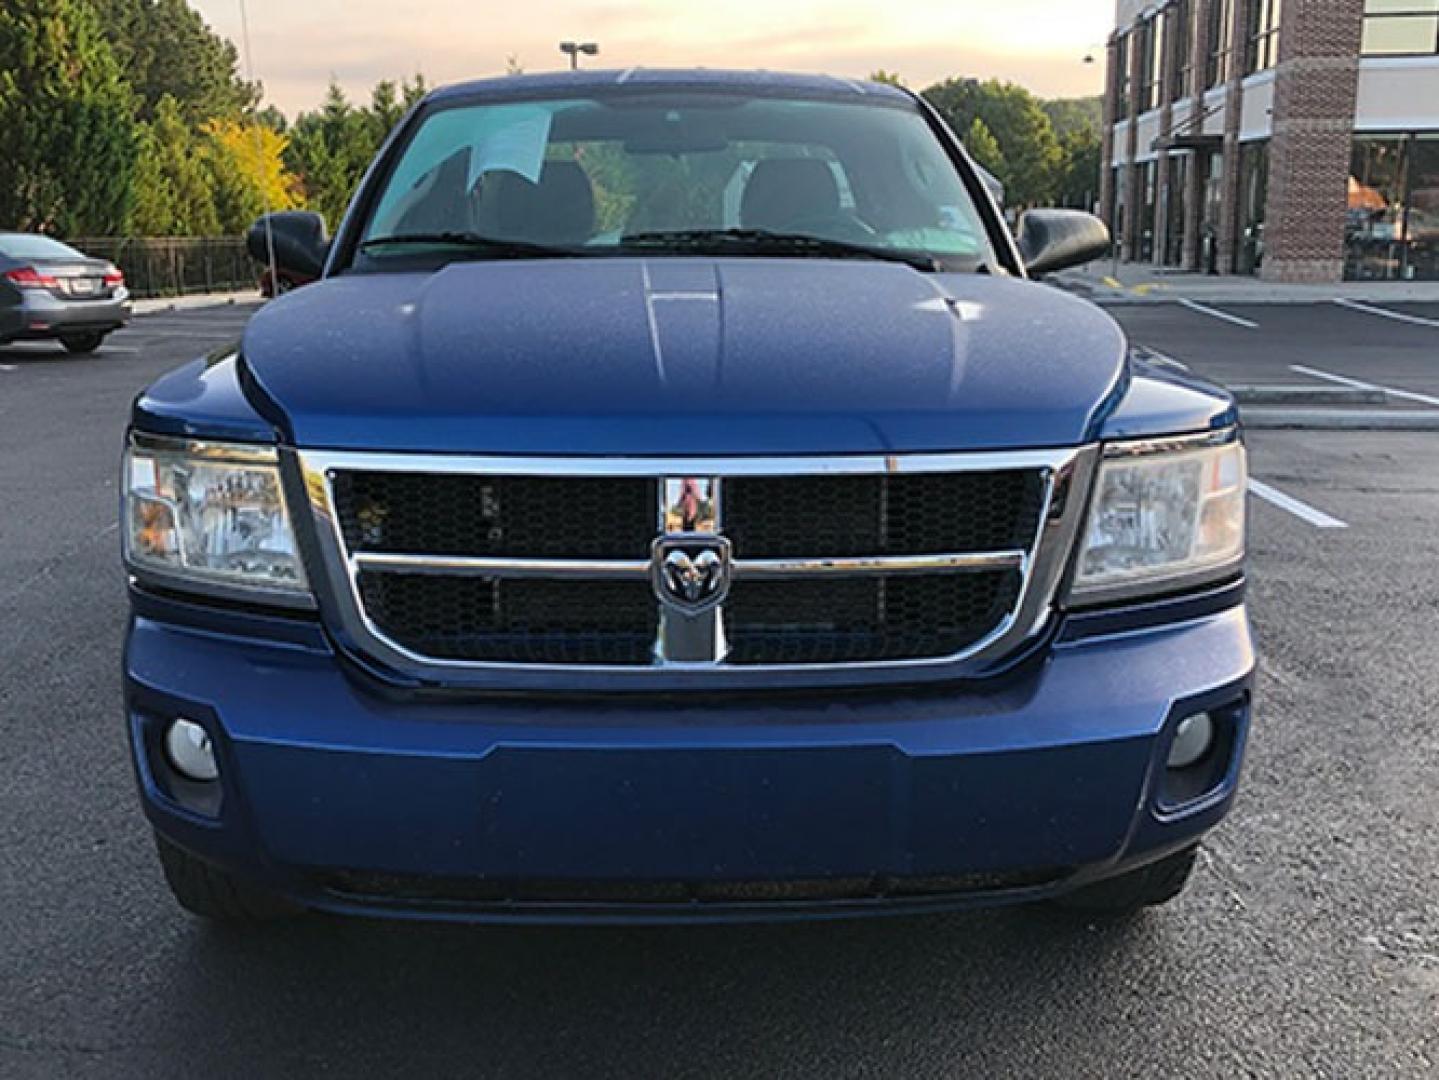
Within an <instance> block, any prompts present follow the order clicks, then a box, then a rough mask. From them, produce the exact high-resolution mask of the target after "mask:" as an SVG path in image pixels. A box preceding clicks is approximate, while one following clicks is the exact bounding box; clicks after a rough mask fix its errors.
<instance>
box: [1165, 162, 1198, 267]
mask: <svg viewBox="0 0 1439 1080" xmlns="http://www.w3.org/2000/svg"><path fill="white" fill-rule="evenodd" d="M1192 159H1193V155H1191V154H1176V155H1175V156H1173V157H1171V158H1170V159H1169V185H1168V189H1167V190H1166V191H1165V192H1164V193H1163V196H1162V197H1164V198H1166V199H1167V200H1168V203H1167V206H1166V210H1167V211H1168V213H1167V215H1166V216H1167V219H1168V223H1167V225H1166V227H1165V241H1166V243H1165V248H1164V262H1165V264H1166V265H1168V266H1180V265H1182V264H1183V262H1184V230H1185V228H1186V227H1187V226H1188V218H1189V214H1188V209H1189V170H1190V168H1191V162H1192Z"/></svg>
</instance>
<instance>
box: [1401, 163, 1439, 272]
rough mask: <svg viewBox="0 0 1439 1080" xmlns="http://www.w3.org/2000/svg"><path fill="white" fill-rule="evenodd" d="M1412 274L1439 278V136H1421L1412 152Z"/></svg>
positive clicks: (1410, 164)
mask: <svg viewBox="0 0 1439 1080" xmlns="http://www.w3.org/2000/svg"><path fill="white" fill-rule="evenodd" d="M1408 231H1409V268H1408V269H1409V276H1410V277H1412V278H1418V279H1421V280H1423V281H1439V135H1420V136H1419V137H1418V138H1416V139H1415V140H1414V147H1413V152H1412V153H1411V154H1410V155H1409V230H1408Z"/></svg>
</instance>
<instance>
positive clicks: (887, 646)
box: [333, 469, 1045, 666]
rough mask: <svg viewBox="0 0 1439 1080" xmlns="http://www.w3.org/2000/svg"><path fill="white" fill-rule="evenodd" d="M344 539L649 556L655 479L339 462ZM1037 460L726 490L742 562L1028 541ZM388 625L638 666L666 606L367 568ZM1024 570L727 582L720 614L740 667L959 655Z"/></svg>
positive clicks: (459, 550)
mask: <svg viewBox="0 0 1439 1080" xmlns="http://www.w3.org/2000/svg"><path fill="white" fill-rule="evenodd" d="M333 484H334V495H335V507H336V514H337V517H338V520H339V525H340V529H341V532H342V534H343V537H344V540H345V545H346V547H347V549H348V550H349V551H350V552H352V553H395V554H414V555H436V556H479V557H509V558H535V559H615V560H645V559H648V558H649V557H650V552H651V548H652V545H653V543H654V540H655V538H656V534H657V532H658V527H657V518H658V501H659V499H658V481H657V480H655V479H649V478H644V477H551V476H494V475H488V474H471V475H465V474H458V475H446V474H432V473H390V472H362V471H350V470H339V471H337V472H336V473H335V474H334V477H333ZM1044 495H1045V477H1044V474H1043V473H1042V472H1041V471H1039V470H1033V469H1031V470H1008V471H1001V472H963V473H936V474H909V475H894V476H816V475H809V476H806V475H798V476H784V477H738V478H730V479H727V480H726V481H725V484H724V488H723V497H722V502H723V516H724V532H725V534H726V535H727V536H728V537H729V538H730V540H731V542H732V543H733V545H734V554H735V557H736V559H738V560H741V561H743V560H746V559H778V558H846V557H860V558H863V557H871V556H887V555H888V556H902V555H934V554H947V553H952V552H977V551H1007V550H1015V549H1024V550H1028V549H1029V548H1031V546H1032V545H1033V542H1034V537H1035V534H1036V532H1037V530H1038V527H1039V518H1040V515H1041V514H1042V512H1043V507H1044ZM359 584H360V600H361V603H362V604H363V606H364V608H365V610H366V612H367V614H368V615H369V617H370V618H371V619H372V620H373V622H374V623H375V625H376V626H377V627H378V628H379V629H380V630H381V631H382V632H383V634H384V635H385V636H386V637H388V638H389V639H390V640H392V641H394V642H395V643H397V644H399V645H401V646H403V647H405V648H406V649H409V650H410V651H412V652H414V653H417V654H419V655H422V656H425V657H430V658H433V659H435V660H440V661H446V660H448V661H482V662H491V663H516V664H594V665H612V666H645V665H649V664H652V663H653V662H654V649H655V644H656V638H657V637H658V631H659V621H660V603H659V601H658V600H657V598H656V597H655V596H654V593H653V590H652V588H651V586H650V584H649V582H648V581H645V580H636V581H624V582H616V581H593V580H591V581H587V580H566V581H554V580H544V579H505V580H492V579H482V578H472V577H463V576H430V575H423V574H415V573H402V572H398V571H389V570H386V571H383V572H382V571H379V570H369V569H367V570H365V572H364V573H362V574H361V575H360V583H359ZM1021 585H1022V582H1021V576H1020V573H1019V571H992V572H983V573H965V574H951V575H944V574H934V575H926V576H921V577H907V576H893V577H868V578H865V577H826V578H825V579H824V580H823V581H814V580H804V579H799V580H790V581H744V580H741V581H739V582H736V584H735V585H734V587H733V590H732V592H731V594H730V597H729V599H728V600H727V602H726V604H725V626H726V632H727V636H728V640H729V642H730V646H731V652H730V655H729V658H728V662H729V663H732V664H736V665H765V664H786V665H791V664H792V665H804V664H843V663H863V662H883V661H899V660H911V659H929V658H939V657H945V656H950V655H954V654H956V653H960V652H963V651H964V650H965V649H967V648H969V647H970V646H972V645H973V644H974V643H975V642H977V641H979V640H980V639H981V638H984V637H986V636H987V635H989V634H990V633H991V632H993V631H994V630H995V629H996V628H997V627H998V626H999V625H1000V623H1001V622H1002V621H1003V620H1004V618H1005V616H1006V615H1007V614H1008V613H1009V612H1010V611H1011V610H1013V608H1014V606H1015V604H1016V602H1017V600H1018V596H1019V591H1020V588H1021Z"/></svg>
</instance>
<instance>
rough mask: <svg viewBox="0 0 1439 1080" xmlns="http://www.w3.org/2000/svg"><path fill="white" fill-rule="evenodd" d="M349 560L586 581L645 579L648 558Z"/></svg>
mask: <svg viewBox="0 0 1439 1080" xmlns="http://www.w3.org/2000/svg"><path fill="white" fill-rule="evenodd" d="M350 561H351V562H352V563H354V565H355V568H356V569H357V570H362V571H363V570H384V571H391V572H396V573H406V574H439V575H443V576H445V577H482V578H584V579H587V580H589V581H629V580H636V579H637V580H641V581H643V580H648V578H649V576H650V569H651V567H650V561H649V560H648V559H643V560H634V561H623V560H603V559H490V558H481V557H472V556H467V555H466V556H461V555H400V554H391V553H382V552H360V553H359V554H357V555H352V556H351V557H350Z"/></svg>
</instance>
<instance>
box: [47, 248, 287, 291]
mask: <svg viewBox="0 0 1439 1080" xmlns="http://www.w3.org/2000/svg"><path fill="white" fill-rule="evenodd" d="M66 243H68V244H69V245H70V246H71V247H76V248H79V249H80V250H81V251H83V252H84V253H85V254H86V255H91V256H93V257H95V258H97V259H108V260H110V261H111V262H112V263H114V264H115V265H116V266H118V267H119V268H120V269H121V270H122V271H123V272H124V274H125V284H126V286H128V287H129V289H130V292H131V293H132V294H133V295H135V296H137V297H149V296H184V295H186V294H187V293H207V292H232V291H235V290H239V289H253V288H255V285H256V282H257V280H258V278H259V268H258V267H257V266H256V265H255V262H254V260H253V259H251V258H250V256H249V254H248V253H247V252H246V251H245V241H244V240H243V239H242V238H241V237H238V236H222V237H213V238H211V237H205V238H189V237H159V238H153V237H146V238H139V237H113V236H96V237H79V238H77V239H74V240H67V241H66Z"/></svg>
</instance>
